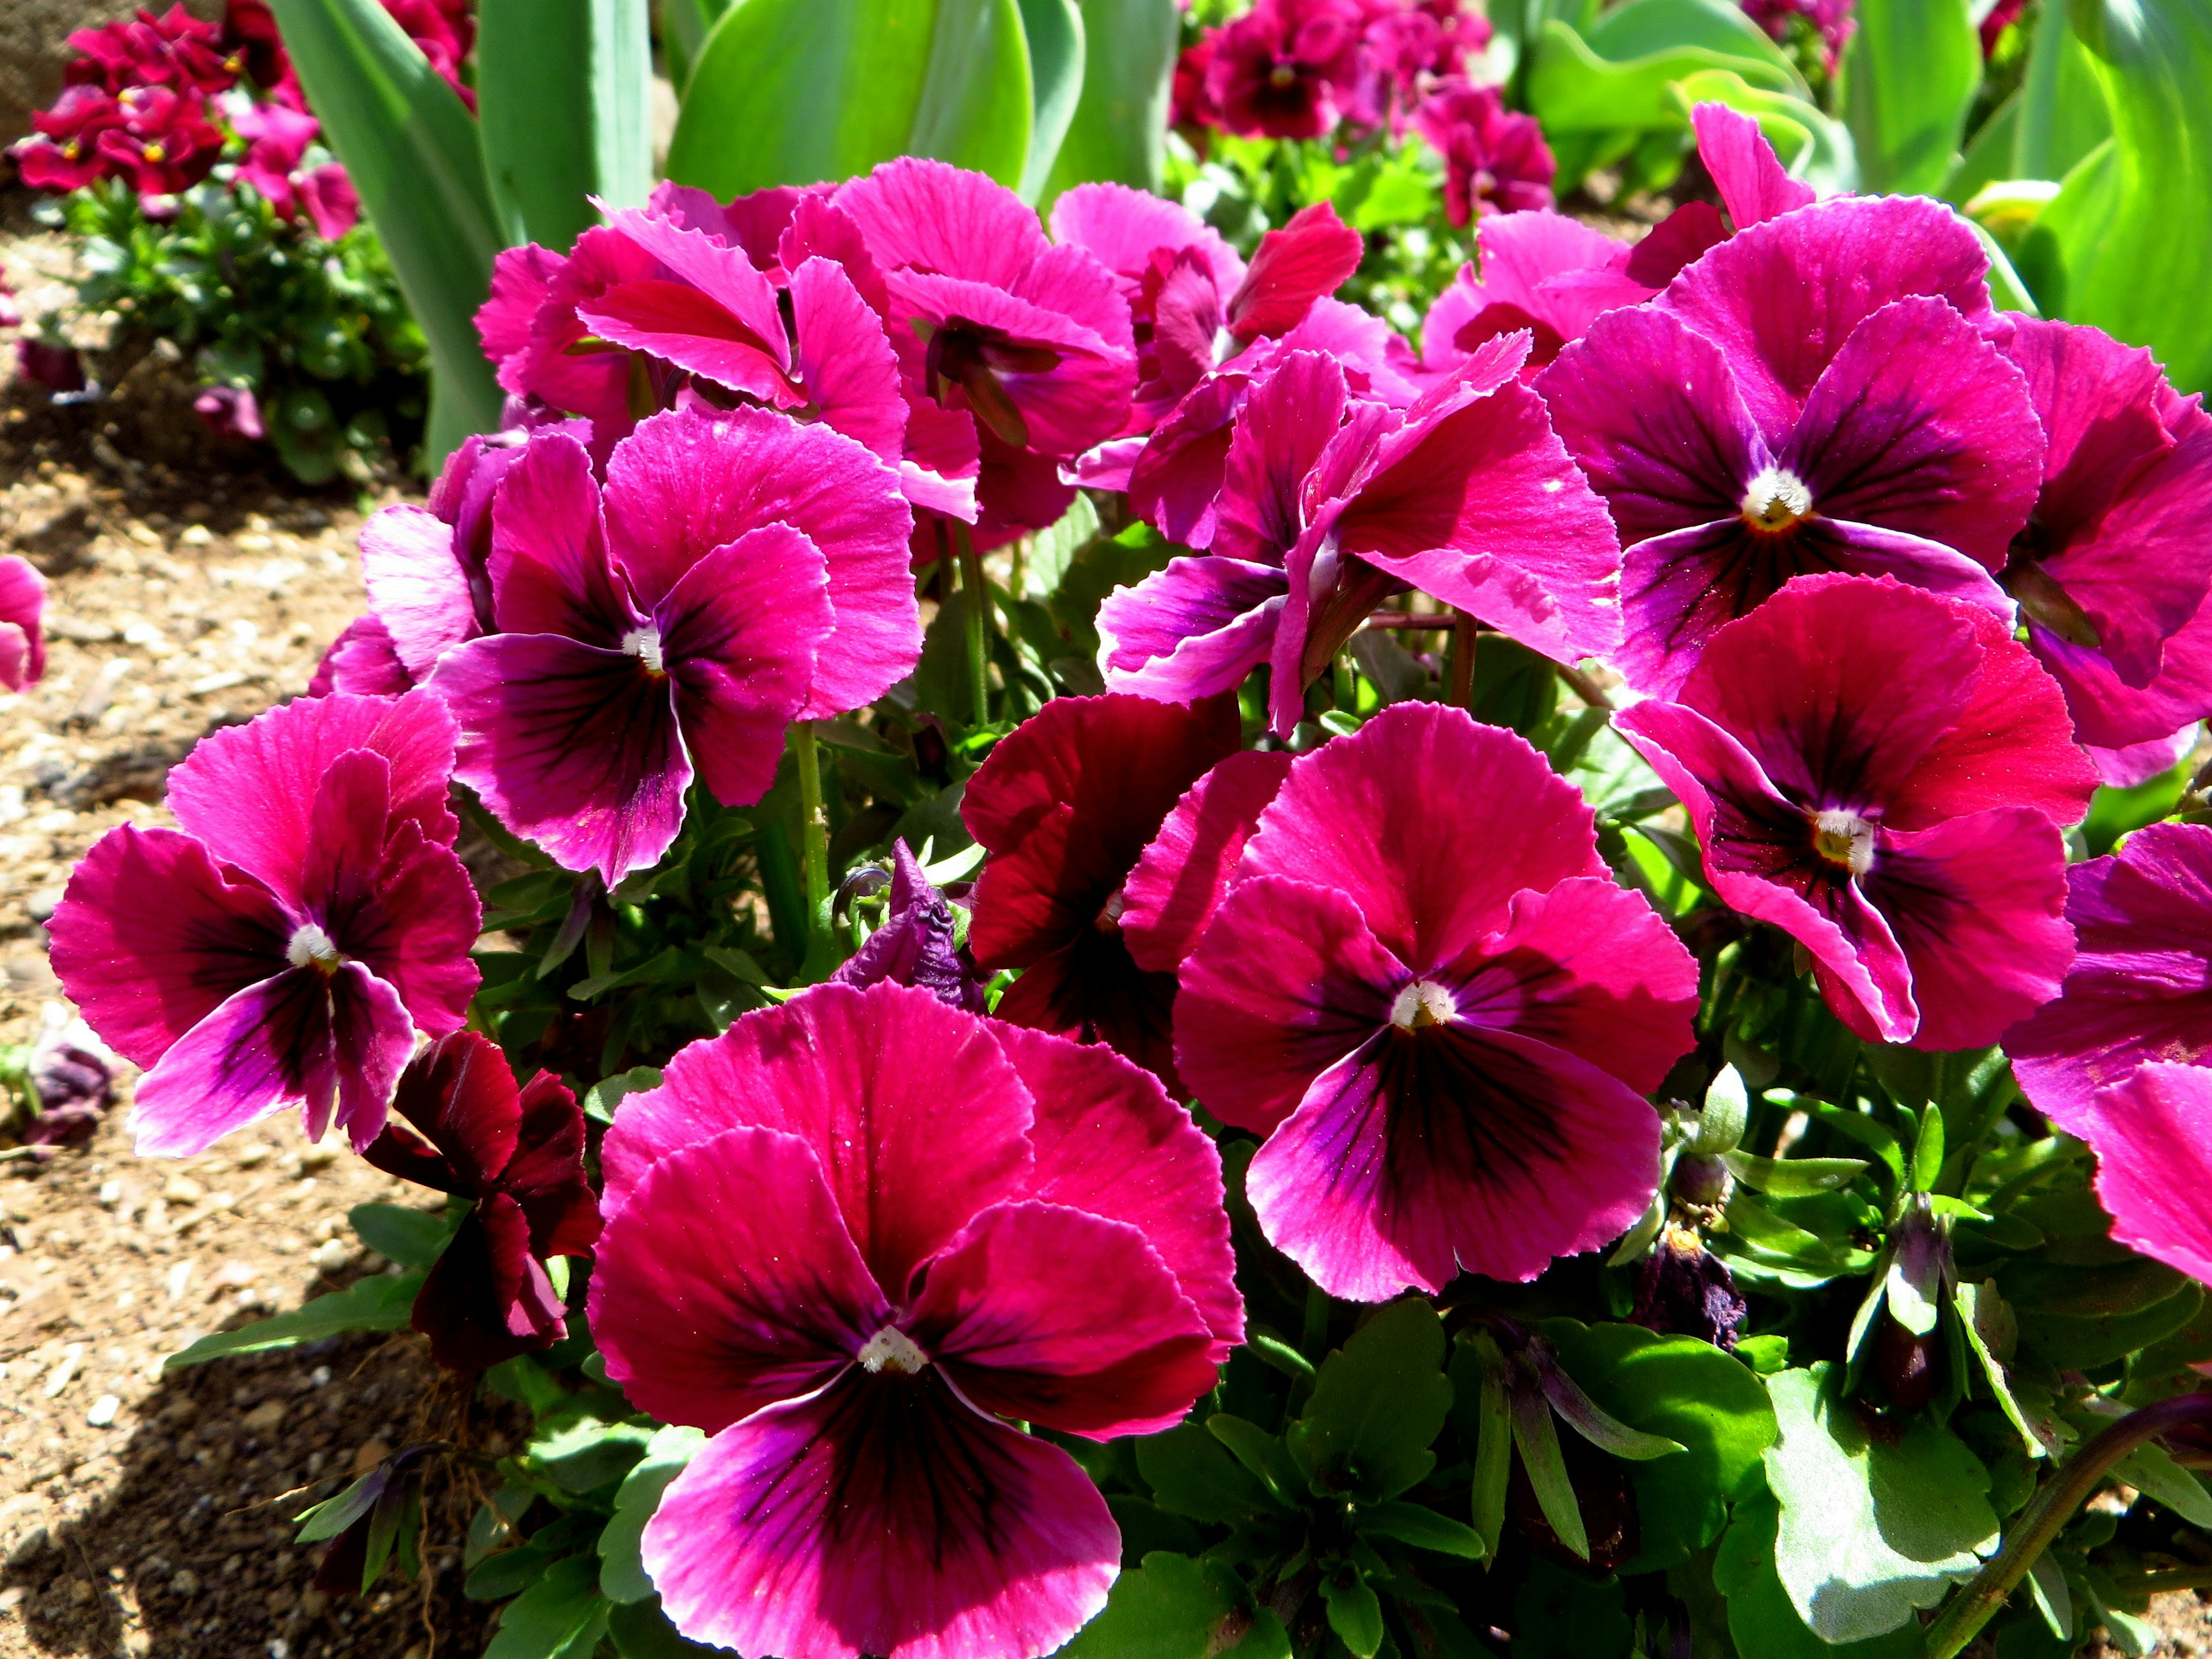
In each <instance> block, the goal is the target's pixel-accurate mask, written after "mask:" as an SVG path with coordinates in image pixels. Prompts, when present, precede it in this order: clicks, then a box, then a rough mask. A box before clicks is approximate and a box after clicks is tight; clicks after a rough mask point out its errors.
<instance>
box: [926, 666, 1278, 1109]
mask: <svg viewBox="0 0 2212 1659" xmlns="http://www.w3.org/2000/svg"><path fill="white" fill-rule="evenodd" d="M1238 739H1239V732H1238V726H1237V706H1236V704H1235V703H1234V702H1231V701H1230V700H1229V699H1226V698H1223V699H1221V700H1219V701H1218V702H1210V703H1205V704H1201V705H1200V706H1199V707H1197V708H1178V707H1176V705H1175V704H1173V703H1166V702H1153V701H1152V700H1151V699H1149V698H1145V697H1130V696H1103V697H1055V698H1054V699H1053V700H1052V701H1051V702H1048V703H1047V704H1045V706H1044V707H1043V708H1042V709H1040V710H1039V711H1038V712H1037V713H1036V714H1034V715H1033V716H1031V717H1030V719H1029V720H1024V722H1023V723H1022V724H1021V725H1020V726H1017V727H1016V728H1015V729H1014V730H1013V731H1012V732H1010V733H1009V734H1008V735H1007V736H1006V737H1005V738H1001V739H1000V742H999V745H998V747H996V748H995V749H994V750H992V751H991V754H990V757H989V758H987V760H985V761H984V763H983V764H982V765H981V766H980V767H978V768H977V769H976V770H975V776H973V777H972V778H970V779H969V781H968V787H967V791H966V793H964V794H963V796H962V798H961V802H960V816H961V819H962V821H963V823H966V824H967V826H968V833H969V834H970V835H971V836H975V839H976V841H977V842H980V843H981V845H982V846H983V847H985V848H987V849H988V850H989V851H990V853H991V854H992V857H991V859H990V861H989V862H988V863H987V864H985V865H984V866H983V874H982V877H981V880H979V881H978V882H977V884H976V887H975V920H974V922H973V924H972V925H971V927H969V934H968V946H969V950H970V951H972V952H973V953H974V955H975V962H976V964H977V965H978V966H979V967H981V968H982V969H985V970H987V971H995V970H997V969H1002V968H1018V969H1021V970H1022V975H1021V977H1020V978H1019V979H1018V980H1016V981H1014V982H1013V983H1012V985H1010V986H1008V987H1006V992H1005V994H1003V995H1001V996H1000V999H999V1006H998V1009H997V1013H998V1017H999V1018H1000V1019H1002V1020H1011V1021H1012V1022H1013V1023H1014V1024H1017V1025H1028V1026H1033V1027H1035V1028H1036V1029H1037V1030H1044V1031H1055V1032H1059V1033H1061V1034H1063V1035H1065V1036H1071V1037H1074V1038H1077V1039H1078V1040H1079V1041H1081V1042H1104V1043H1108V1044H1109V1045H1111V1046H1112V1047H1113V1048H1115V1049H1116V1050H1118V1051H1119V1052H1120V1053H1121V1054H1126V1055H1127V1056H1128V1057H1129V1058H1130V1059H1131V1060H1135V1061H1136V1062H1137V1063H1138V1064H1139V1065H1140V1066H1145V1067H1146V1069H1148V1070H1149V1071H1151V1072H1152V1073H1155V1074H1157V1075H1158V1077H1159V1078H1160V1079H1162V1080H1163V1081H1164V1082H1165V1083H1166V1085H1168V1088H1169V1089H1170V1091H1171V1092H1173V1093H1175V1094H1176V1095H1177V1096H1180V1095H1181V1094H1182V1092H1183V1091H1182V1085H1181V1084H1180V1083H1179V1082H1178V1081H1177V1080H1176V1071H1175V1053H1174V1047H1173V1043H1174V1036H1173V1010H1174V1006H1175V996H1176V981H1175V975H1174V973H1173V971H1172V964H1170V971H1164V972H1162V971H1154V970H1151V969H1147V968H1146V967H1142V966H1139V964H1138V963H1136V962H1135V961H1134V960H1133V957H1132V956H1131V954H1130V951H1129V946H1128V944H1127V941H1126V940H1125V939H1123V938H1122V934H1121V918H1122V915H1123V912H1124V910H1125V908H1126V907H1127V903H1128V896H1127V892H1126V890H1125V889H1124V884H1125V883H1126V882H1127V879H1128V878H1129V873H1130V872H1131V871H1132V870H1133V868H1135V866H1136V863H1137V860H1138V857H1139V854H1142V853H1143V851H1144V850H1145V844H1146V842H1149V841H1151V840H1152V836H1153V835H1154V833H1155V832H1156V831H1157V830H1158V829H1159V827H1160V823H1161V820H1163V819H1164V818H1165V817H1167V815H1168V813H1169V811H1170V810H1171V809H1172V808H1173V807H1174V806H1175V805H1176V800H1177V799H1178V798H1179V797H1181V796H1182V793H1183V792H1184V791H1185V790H1187V789H1188V788H1189V787H1190V786H1191V785H1192V784H1193V783H1194V782H1196V781H1198V779H1199V778H1200V776H1202V775H1204V774H1205V773H1206V770H1207V769H1209V768H1210V767H1212V766H1213V765H1215V764H1216V763H1218V762H1220V761H1222V760H1224V759H1225V758H1227V757H1230V756H1231V755H1233V754H1234V753H1235V752H1236V750H1237V743H1238Z"/></svg>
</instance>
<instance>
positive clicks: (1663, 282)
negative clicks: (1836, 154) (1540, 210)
mask: <svg viewBox="0 0 2212 1659" xmlns="http://www.w3.org/2000/svg"><path fill="white" fill-rule="evenodd" d="M1690 125H1691V128H1692V131H1695V132H1696V134H1697V137H1698V160H1699V162H1700V163H1702V164H1703V165H1704V167H1705V173H1706V176H1707V177H1708V178H1710V179H1711V180H1712V181H1713V187H1714V189H1715V190H1716V191H1718V192H1719V195H1720V198H1721V204H1720V206H1719V207H1717V208H1716V207H1715V206H1714V205H1713V204H1711V202H1685V203H1683V204H1682V205H1681V206H1680V207H1678V208H1676V209H1675V210H1674V211H1673V212H1672V213H1670V214H1668V216H1666V217H1665V218H1664V219H1662V220H1661V221H1660V222H1658V223H1657V224H1656V225H1655V226H1654V227H1652V230H1651V234H1650V235H1648V236H1646V237H1645V238H1644V240H1642V241H1640V242H1638V244H1637V245H1636V247H1635V249H1634V251H1633V252H1632V253H1631V254H1630V256H1629V259H1628V265H1627V274H1628V275H1629V276H1631V277H1632V278H1633V279H1634V280H1635V281H1637V282H1639V283H1649V284H1650V286H1651V287H1652V288H1654V289H1661V288H1664V287H1666V286H1667V284H1668V283H1671V282H1673V281H1674V278H1675V277H1676V276H1680V274H1681V270H1682V267H1683V266H1685V265H1686V264H1689V263H1690V262H1691V261H1692V259H1695V258H1698V256H1699V255H1700V254H1702V253H1704V252H1705V250H1706V249H1708V248H1711V247H1712V246H1716V245H1717V244H1719V243H1721V242H1724V241H1726V240H1728V239H1729V236H1730V235H1731V234H1733V233H1735V232H1736V231H1739V230H1747V229H1749V228H1751V227H1752V226H1753V225H1756V224H1763V223H1765V222H1766V221H1767V220H1769V219H1771V218H1774V217H1775V216H1778V215H1779V214H1784V213H1789V212H1792V211H1794V210H1796V209H1798V208H1801V207H1806V206H1808V205H1809V204H1811V203H1812V202H1813V201H1814V199H1815V192H1814V189H1813V187H1812V185H1808V184H1806V183H1805V182H1804V181H1803V180H1802V179H1792V178H1791V177H1790V174H1789V172H1788V170H1787V169H1786V168H1784V167H1783V165H1782V160H1781V158H1780V157H1779V156H1778V155H1775V153H1774V146H1773V145H1772V144H1771V143H1768V142H1767V140H1766V135H1765V133H1764V132H1762V131H1760V130H1759V123H1758V122H1756V121H1754V120H1753V119H1752V118H1751V117H1750V116H1748V115H1744V114H1741V113H1739V112H1737V111H1735V110H1732V109H1730V108H1729V106H1727V105H1725V104H1699V105H1698V106H1696V107H1695V108H1693V109H1692V110H1691V112H1690ZM1723 215H1725V216H1723Z"/></svg>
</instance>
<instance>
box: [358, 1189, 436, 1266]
mask: <svg viewBox="0 0 2212 1659" xmlns="http://www.w3.org/2000/svg"><path fill="white" fill-rule="evenodd" d="M346 1220H347V1221H348V1222H349V1223H350V1224H351V1225H352V1227H353V1231H354V1235H355V1237H357V1238H359V1239H360V1240H361V1242H362V1243H364V1244H366V1245H368V1248H369V1249H372V1250H374V1251H375V1252H376V1253H377V1254H378V1255H382V1256H389V1257H390V1258H391V1259H392V1261H397V1262H398V1264H399V1265H400V1266H401V1267H428V1266H429V1265H430V1264H431V1263H432V1262H434V1261H436V1260H437V1259H438V1258H439V1257H440V1256H441V1255H444V1254H445V1253H446V1246H447V1243H449V1242H450V1241H451V1240H452V1238H453V1232H454V1230H455V1229H456V1228H458V1227H459V1225H460V1217H459V1216H458V1215H448V1214H447V1212H444V1211H433V1210H416V1209H410V1207H408V1206H406V1205H404V1204H356V1205H355V1206H353V1208H352V1209H350V1210H349V1211H347V1212H346Z"/></svg>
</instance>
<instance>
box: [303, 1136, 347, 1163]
mask: <svg viewBox="0 0 2212 1659" xmlns="http://www.w3.org/2000/svg"><path fill="white" fill-rule="evenodd" d="M337 1161H338V1149H337V1147H335V1146H331V1144H330V1142H328V1141H327V1140H319V1141H317V1142H316V1143H315V1144H314V1145H313V1146H302V1147H301V1149H300V1167H301V1169H303V1170H327V1169H329V1168H330V1167H331V1164H335V1163H337Z"/></svg>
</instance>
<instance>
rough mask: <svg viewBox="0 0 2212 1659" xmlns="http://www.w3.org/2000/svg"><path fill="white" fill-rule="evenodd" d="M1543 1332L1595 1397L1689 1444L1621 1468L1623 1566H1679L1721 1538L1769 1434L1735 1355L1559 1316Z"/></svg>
mask: <svg viewBox="0 0 2212 1659" xmlns="http://www.w3.org/2000/svg"><path fill="white" fill-rule="evenodd" d="M1544 1334H1545V1335H1546V1336H1547V1337H1549V1338H1550V1339H1551V1340H1552V1342H1553V1345H1554V1346H1557V1348H1558V1349H1559V1361H1560V1363H1561V1364H1563V1365H1565V1367H1566V1369H1567V1370H1569V1371H1570V1372H1571V1373H1572V1374H1573V1376H1574V1379H1575V1381H1576V1382H1577V1383H1580V1384H1582V1386H1583V1390H1584V1391H1585V1392H1586V1393H1588V1394H1589V1396H1590V1398H1591V1399H1592V1400H1593V1401H1595V1402H1596V1403H1597V1404H1599V1405H1600V1406H1602V1407H1604V1408H1605V1409H1606V1410H1607V1411H1608V1412H1611V1413H1613V1415H1614V1416H1616V1417H1618V1418H1620V1419H1621V1421H1623V1422H1625V1423H1627V1424H1630V1425H1633V1426H1634V1427H1636V1428H1638V1429H1641V1430H1643V1431H1644V1432H1646V1433H1648V1434H1653V1435H1663V1436H1665V1437H1668V1439H1670V1440H1673V1441H1675V1442H1679V1443H1680V1444H1681V1445H1683V1446H1684V1447H1686V1453H1685V1455H1681V1456H1678V1457H1664V1458H1659V1459H1656V1460H1655V1461H1652V1462H1640V1463H1637V1464H1635V1465H1633V1466H1632V1468H1630V1469H1629V1471H1628V1479H1629V1484H1630V1485H1631V1486H1633V1487H1634V1488H1635V1491H1636V1509H1637V1514H1638V1518H1639V1520H1640V1522H1641V1524H1642V1535H1641V1545H1642V1548H1641V1551H1640V1553H1638V1555H1636V1556H1635V1557H1634V1558H1633V1559H1631V1560H1629V1561H1627V1562H1624V1563H1623V1564H1622V1565H1623V1568H1624V1570H1625V1571H1629V1572H1653V1571H1658V1570H1660V1569H1662V1568H1666V1567H1674V1566H1679V1565H1680V1564H1681V1563H1682V1562H1684V1561H1686V1560H1688V1559H1690V1557H1691V1556H1692V1555H1694V1554H1695V1553H1697V1552H1698V1551H1699V1550H1701V1549H1703V1548H1704V1547H1705V1546H1706V1545H1708V1544H1710V1543H1711V1542H1712V1541H1713V1540H1714V1539H1716V1538H1717V1537H1719V1536H1720V1534H1721V1528H1723V1527H1724V1526H1726V1525H1727V1524H1728V1515H1729V1504H1732V1503H1735V1502H1738V1501H1740V1500H1741V1498H1743V1497H1744V1496H1746V1495H1747V1493H1749V1492H1752V1491H1753V1490H1755V1489H1756V1487H1757V1486H1758V1485H1759V1480H1760V1469H1761V1464H1760V1461H1759V1460H1760V1455H1761V1454H1762V1453H1764V1452H1765V1449H1766V1448H1767V1447H1769V1446H1771V1445H1772V1444H1773V1443H1774V1437H1775V1432H1776V1431H1775V1423H1774V1408H1773V1407H1772V1406H1771V1405H1770V1404H1768V1402H1767V1398H1766V1390H1765V1389H1764V1388H1762V1387H1761V1386H1760V1384H1759V1379H1758V1377H1757V1376H1753V1374H1752V1373H1751V1372H1750V1371H1749V1370H1746V1369H1745V1368H1744V1366H1743V1365H1742V1364H1741V1363H1740V1362H1739V1361H1738V1360H1737V1359H1735V1358H1730V1357H1729V1355H1727V1354H1724V1353H1723V1352H1721V1351H1720V1350H1719V1349H1718V1348H1716V1347H1714V1346H1711V1344H1710V1343H1705V1342H1700V1341H1699V1340H1697V1339H1696V1338H1695V1337H1692V1336H1661V1335H1659V1334H1656V1332H1652V1331H1647V1330H1645V1329H1644V1328H1642V1327H1641V1326H1637V1325H1611V1324H1607V1325H1591V1326H1588V1327H1584V1326H1581V1325H1578V1324H1577V1323H1575V1322H1573V1321H1571V1320H1565V1319H1559V1320H1547V1321H1546V1322H1545V1324H1544Z"/></svg>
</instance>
